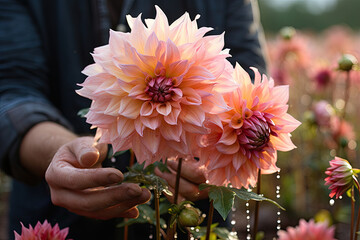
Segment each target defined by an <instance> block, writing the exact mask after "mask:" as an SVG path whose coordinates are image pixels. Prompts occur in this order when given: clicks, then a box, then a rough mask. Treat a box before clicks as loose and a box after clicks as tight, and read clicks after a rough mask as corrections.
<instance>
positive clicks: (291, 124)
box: [272, 113, 301, 133]
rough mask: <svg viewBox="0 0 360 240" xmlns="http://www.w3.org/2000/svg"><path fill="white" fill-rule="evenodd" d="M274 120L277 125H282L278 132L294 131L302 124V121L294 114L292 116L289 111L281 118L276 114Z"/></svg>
mask: <svg viewBox="0 0 360 240" xmlns="http://www.w3.org/2000/svg"><path fill="white" fill-rule="evenodd" d="M272 120H273V121H274V123H275V124H276V125H280V126H281V129H280V130H279V131H278V132H283V133H289V132H292V131H294V130H295V129H296V128H297V127H298V126H299V125H300V124H301V122H299V121H298V120H296V119H295V118H294V117H293V116H291V115H290V114H288V113H286V114H284V115H283V116H282V117H281V118H280V117H276V116H275V117H274V118H272Z"/></svg>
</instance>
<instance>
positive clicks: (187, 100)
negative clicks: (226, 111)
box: [181, 87, 201, 105]
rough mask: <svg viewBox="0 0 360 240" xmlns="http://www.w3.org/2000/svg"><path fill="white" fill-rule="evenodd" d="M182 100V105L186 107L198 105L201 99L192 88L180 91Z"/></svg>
mask: <svg viewBox="0 0 360 240" xmlns="http://www.w3.org/2000/svg"><path fill="white" fill-rule="evenodd" d="M182 94H183V98H182V99H181V103H182V104H186V105H200V104H201V97H200V95H199V94H198V93H197V92H196V91H195V89H193V88H186V87H185V88H183V89H182Z"/></svg>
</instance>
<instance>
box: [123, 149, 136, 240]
mask: <svg viewBox="0 0 360 240" xmlns="http://www.w3.org/2000/svg"><path fill="white" fill-rule="evenodd" d="M134 161H135V154H134V151H133V150H132V149H130V162H129V167H132V166H133V165H134ZM127 220H128V219H127V218H125V219H124V221H125V222H126V221H127ZM128 237H129V225H125V226H124V240H128Z"/></svg>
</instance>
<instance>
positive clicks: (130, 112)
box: [118, 97, 142, 119]
mask: <svg viewBox="0 0 360 240" xmlns="http://www.w3.org/2000/svg"><path fill="white" fill-rule="evenodd" d="M141 105H142V101H140V100H136V99H132V98H129V97H126V98H122V99H121V100H120V107H119V112H118V113H119V115H122V116H124V117H127V118H131V119H135V118H137V117H138V116H139V114H140V108H141Z"/></svg>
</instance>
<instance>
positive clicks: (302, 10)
mask: <svg viewBox="0 0 360 240" xmlns="http://www.w3.org/2000/svg"><path fill="white" fill-rule="evenodd" d="M269 2H271V1H269V0H259V7H260V12H261V22H262V24H263V27H264V29H265V31H266V32H277V31H279V30H280V29H281V28H282V27H284V26H293V27H295V28H296V29H302V30H314V31H321V30H324V29H326V28H328V27H330V26H332V25H346V26H348V27H350V28H352V29H354V30H359V29H360V21H359V10H360V1H359V0H338V2H337V3H336V4H335V6H334V7H333V8H331V9H328V10H327V11H323V12H319V13H317V14H314V13H313V12H310V11H309V9H308V6H306V5H305V4H304V2H302V1H298V2H295V3H293V4H292V5H290V6H289V7H287V8H281V9H277V8H275V7H273V6H272V5H271V4H270V3H269Z"/></svg>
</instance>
